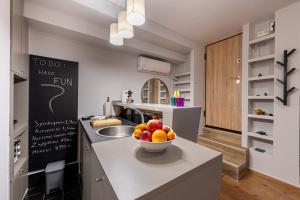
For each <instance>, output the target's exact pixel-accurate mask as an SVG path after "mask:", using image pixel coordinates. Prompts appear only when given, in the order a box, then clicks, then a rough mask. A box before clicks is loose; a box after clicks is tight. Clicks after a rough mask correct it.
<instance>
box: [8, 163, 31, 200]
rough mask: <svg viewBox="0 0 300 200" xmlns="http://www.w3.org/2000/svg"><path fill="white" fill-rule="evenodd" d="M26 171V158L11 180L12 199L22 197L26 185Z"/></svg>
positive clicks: (16, 199)
mask: <svg viewBox="0 0 300 200" xmlns="http://www.w3.org/2000/svg"><path fill="white" fill-rule="evenodd" d="M27 172H28V163H27V160H26V162H25V163H24V164H23V165H22V167H21V168H20V170H19V171H18V172H17V174H16V175H15V177H14V178H13V180H12V188H13V192H12V199H13V200H20V199H23V197H24V195H25V192H26V190H27V185H28V177H27Z"/></svg>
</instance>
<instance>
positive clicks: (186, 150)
mask: <svg viewBox="0 0 300 200" xmlns="http://www.w3.org/2000/svg"><path fill="white" fill-rule="evenodd" d="M92 147H93V150H94V152H95V154H96V156H97V158H98V160H99V162H100V163H101V166H102V168H103V170H104V172H105V174H106V176H107V178H108V180H109V182H110V184H111V186H112V188H113V190H114V192H115V194H116V196H117V197H118V199H122V200H123V199H124V200H132V199H140V198H141V199H152V198H155V197H156V196H157V195H158V194H159V195H161V194H163V193H164V191H166V190H168V189H169V188H170V187H173V186H175V185H177V184H179V185H180V183H183V182H184V181H185V180H186V177H187V176H189V177H191V175H192V177H193V176H194V175H195V176H196V173H195V174H193V173H194V172H196V171H202V172H201V173H202V175H201V178H200V179H199V178H198V179H197V180H198V181H199V180H200V181H202V183H201V184H203V186H200V187H203V190H205V192H203V191H201V188H200V190H199V189H197V188H199V185H197V186H196V185H193V184H192V185H189V186H188V187H190V188H189V189H192V188H193V187H194V188H195V189H193V191H195V192H197V190H198V192H201V193H200V196H201V195H204V194H203V193H210V195H211V193H215V192H216V191H213V190H212V191H209V189H206V188H205V186H206V185H207V187H208V188H213V187H218V184H219V183H218V182H214V183H209V182H210V180H213V179H214V177H217V178H215V179H216V180H218V179H219V176H221V165H222V155H221V153H219V152H217V151H214V150H211V149H208V148H206V147H204V146H201V145H198V144H196V143H193V142H190V141H188V140H185V139H183V138H180V137H177V138H176V140H175V141H174V142H173V143H172V145H171V146H169V147H168V149H167V150H166V151H164V152H162V153H148V152H145V151H144V150H143V149H141V148H140V147H139V144H138V141H136V140H135V139H133V138H131V137H126V138H121V139H115V140H110V141H104V142H99V143H94V144H92ZM213 169H216V170H215V171H214V170H213ZM210 170H211V171H210ZM216 171H217V173H216ZM211 182H212V181H211ZM209 184H211V185H210V186H208V185H209ZM184 186H187V185H184ZM184 195H185V196H187V197H188V196H189V194H184ZM202 197H203V196H202ZM204 197H205V196H204ZM178 198H179V197H177V199H178ZM194 198H195V197H194ZM175 199H176V198H175ZM206 199H207V198H206Z"/></svg>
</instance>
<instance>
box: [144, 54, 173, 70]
mask: <svg viewBox="0 0 300 200" xmlns="http://www.w3.org/2000/svg"><path fill="white" fill-rule="evenodd" d="M138 71H139V72H148V73H156V74H162V75H169V74H170V71H171V64H170V63H167V62H163V61H160V60H155V59H151V58H146V57H143V56H139V57H138Z"/></svg>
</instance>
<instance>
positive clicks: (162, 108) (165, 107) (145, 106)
mask: <svg viewBox="0 0 300 200" xmlns="http://www.w3.org/2000/svg"><path fill="white" fill-rule="evenodd" d="M113 105H118V106H127V107H134V108H139V109H145V110H154V111H161V112H163V111H170V110H174V109H186V108H193V107H194V106H184V107H176V106H172V105H169V104H151V103H122V102H117V101H115V102H113Z"/></svg>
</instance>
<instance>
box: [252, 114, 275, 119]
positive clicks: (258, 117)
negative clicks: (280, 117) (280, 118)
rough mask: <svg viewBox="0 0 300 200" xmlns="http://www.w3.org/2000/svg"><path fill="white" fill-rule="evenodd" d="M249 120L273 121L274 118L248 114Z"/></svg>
mask: <svg viewBox="0 0 300 200" xmlns="http://www.w3.org/2000/svg"><path fill="white" fill-rule="evenodd" d="M248 117H249V118H254V119H267V120H274V116H268V115H255V114H248Z"/></svg>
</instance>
